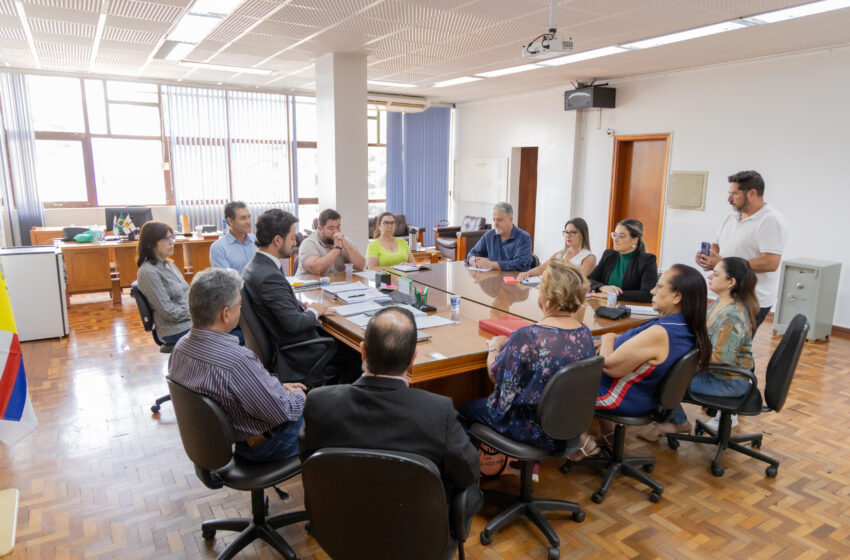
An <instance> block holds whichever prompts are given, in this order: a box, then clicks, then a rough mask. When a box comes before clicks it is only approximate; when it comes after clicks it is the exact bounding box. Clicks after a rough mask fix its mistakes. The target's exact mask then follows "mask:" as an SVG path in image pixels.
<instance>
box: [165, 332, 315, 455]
mask: <svg viewBox="0 0 850 560" xmlns="http://www.w3.org/2000/svg"><path fill="white" fill-rule="evenodd" d="M168 378H169V379H171V380H172V381H174V382H175V383H179V384H180V385H182V386H183V387H186V388H187V389H190V390H192V391H196V392H198V393H201V394H202V395H205V396H207V397H209V398H211V399H212V400H214V401H215V402H217V403H218V404H219V406H221V408H222V409H223V410H224V413H225V414H227V417H228V418H229V419H230V421H231V423H232V424H233V432H234V435H235V437H236V441H247V440H248V439H249V438H250V437H252V436H255V435H257V434H262V433H264V432H268V431H270V430H271V429H272V428H275V427H277V426H279V425H281V424H283V423H285V422H292V421H294V420H298V419H299V418H300V417H301V413H302V412H303V410H304V401H305V399H306V395H304V392H303V391H300V390H297V391H293V392H291V393H288V392H287V391H286V389H284V388H283V386H282V385H281V383H280V381H278V380H277V378H275V377H273V376H272V375H271V374H270V373H269V372H268V371H266V369H265V368H264V367H263V364H262V363H261V362H260V360H259V359H258V358H257V356H256V355H255V354H254V353H253V352H252V351H251V350H248V349H247V348H245V347H243V346H239V339H237V338H236V337H235V336H232V335H230V334H227V333H222V332H218V331H213V330H207V329H196V328H193V329H192V330H191V331H189V334H187V335H186V336H184V337H183V338H181V339H180V341H179V342H178V343H177V345H176V346H175V347H174V350H173V351H172V352H171V356H170V357H169V358H168Z"/></svg>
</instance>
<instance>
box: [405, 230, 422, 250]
mask: <svg viewBox="0 0 850 560" xmlns="http://www.w3.org/2000/svg"><path fill="white" fill-rule="evenodd" d="M418 233H419V232H418V230H417V229H416V228H410V233H408V234H407V244H408V245H409V246H410V250H411V251H418V250H419V247H418V246H417V244H418V243H419V236H418Z"/></svg>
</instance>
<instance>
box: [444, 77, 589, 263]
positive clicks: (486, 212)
mask: <svg viewBox="0 0 850 560" xmlns="http://www.w3.org/2000/svg"><path fill="white" fill-rule="evenodd" d="M575 119H576V115H575V113H568V112H566V111H564V110H563V98H561V97H559V95H558V94H557V93H550V94H547V95H542V96H541V95H539V94H535V95H527V96H524V97H520V98H513V99H506V100H501V101H492V102H487V103H467V104H463V105H458V107H457V109H456V111H455V131H456V132H455V135H456V137H455V142H454V149H455V153H454V158H455V159H458V158H506V159H507V158H511V156H512V148H519V147H531V146H537V147H538V148H539V149H538V152H537V158H538V159H537V219H536V220H535V240H534V243H535V246H534V252H535V253H537V254H538V256H540V257H541V258H543V255H546V256H549V255H551V254H552V253H554V252H555V251H557V250H558V246H557V245H556V244H553V243H552V242H551V240H549V239H544V238H543V236H544V232H545V234H549V232H554V231H558V232H560V231H561V230H562V229H563V226H564V222H565V221H566V217H567V216H569V215H570V198H571V194H570V186H571V181H570V178H571V177H572V174H573V168H572V166H573V150H574V145H573V144H574V130H575ZM515 155H516V156H517V157H516V158H513V159H511V166H513V167H514V169H511V170H509V174H508V175H509V176H513V175H515V173H514V171H515V170H516V169H515V168H516V166H518V165H519V150H516V154H515ZM544 193H545V194H544ZM508 198H509V199H514V200H513V201H514V202H515V201H516V195H514V194H513V193H510V194H509V197H508ZM496 202H499V201H497V200H482V201H480V202H476V203H463V202H455V203H454V208H453V210H454V213H453V216H452V220H451V224H452V225H456V224H459V223H460V220H461V219H462V218H463V216H465V215H470V216H485V217H486V218H487V222H488V223H492V221H493V204H494V203H496ZM559 236H560V234H559ZM557 242H558V243H561V241H560V239H558V240H557Z"/></svg>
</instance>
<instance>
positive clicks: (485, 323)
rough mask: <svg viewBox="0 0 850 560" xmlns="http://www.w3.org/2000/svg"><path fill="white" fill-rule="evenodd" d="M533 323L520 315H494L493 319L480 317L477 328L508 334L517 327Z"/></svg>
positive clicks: (498, 333) (503, 334)
mask: <svg viewBox="0 0 850 560" xmlns="http://www.w3.org/2000/svg"><path fill="white" fill-rule="evenodd" d="M533 324H534V323H532V322H531V321H528V320H526V319H522V318H520V317H496V318H494V319H481V320H480V321H478V328H479V329H482V330H485V331H487V332H489V333H493V334H497V335H502V336H510V335H511V333H512V332H514V331H515V330H517V329H518V328H520V327H525V326H528V325H533Z"/></svg>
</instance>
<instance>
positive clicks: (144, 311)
mask: <svg viewBox="0 0 850 560" xmlns="http://www.w3.org/2000/svg"><path fill="white" fill-rule="evenodd" d="M130 297H132V298H133V299H134V300H135V301H136V307H137V308H138V310H139V316H140V317H141V318H142V325H144V327H145V332H149V333H151V336H153V341H154V342H156V345H157V346H159V351H160V352H162V353H163V354H171V351H172V350H174V345H173V344H170V343H168V342H163V341H162V339H161V338H159V335H157V334H156V325H154V322H153V310H152V309H151V305H150V303H148V298H146V297H145V294H143V293H142V291H141V290H140V289H139V287H138V286H136V282H135V280H134V281H133V283H132V284H130ZM170 400H171V395H165V396H164V397H159V398H158V399H156V402H154V404H153V405H152V406H151V412H153V413H154V414H156V413H158V412H159V407H160V405H162V403H164V402H166V401H170Z"/></svg>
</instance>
